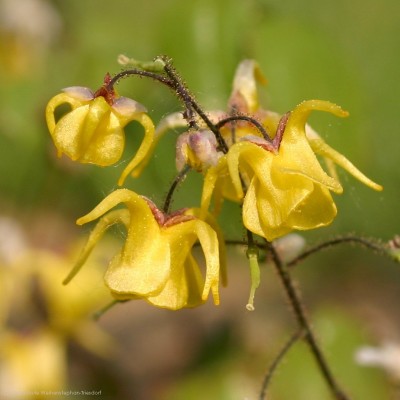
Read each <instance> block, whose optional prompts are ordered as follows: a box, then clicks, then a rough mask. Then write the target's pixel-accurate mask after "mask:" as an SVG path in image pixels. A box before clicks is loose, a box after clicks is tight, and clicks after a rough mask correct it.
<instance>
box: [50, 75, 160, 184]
mask: <svg viewBox="0 0 400 400" xmlns="http://www.w3.org/2000/svg"><path fill="white" fill-rule="evenodd" d="M110 80H111V78H110V76H109V75H108V74H107V75H106V77H105V79H104V85H103V86H102V87H101V88H100V89H99V90H97V91H96V92H93V91H92V90H90V89H88V88H86V87H80V86H73V87H69V88H66V89H63V92H62V93H60V94H57V95H56V96H54V97H53V98H52V99H51V100H50V101H49V103H48V104H47V107H46V121H47V126H48V129H49V131H50V134H51V136H52V139H53V141H54V144H55V146H56V148H57V152H58V156H59V157H60V156H61V155H62V154H65V155H67V156H68V157H69V158H70V159H72V160H73V161H78V162H80V163H92V164H96V165H99V166H109V165H112V164H115V163H116V162H117V161H118V160H119V159H120V158H121V156H122V152H123V150H124V147H125V132H124V127H125V126H126V125H127V124H128V123H129V122H131V121H137V122H139V123H140V124H141V125H142V126H143V128H144V138H143V141H142V143H141V145H140V147H139V149H138V151H137V153H136V155H135V156H134V157H133V159H132V160H131V161H130V162H129V163H128V165H127V166H126V168H125V169H124V171H123V172H122V174H121V176H120V178H119V181H118V184H119V185H122V184H123V183H124V181H125V179H126V177H127V176H128V175H129V174H132V175H134V176H136V175H137V174H138V173H139V172H140V170H141V164H142V163H143V160H144V159H145V158H146V156H147V153H148V152H149V151H150V150H151V148H152V146H153V139H154V124H153V122H152V120H151V119H150V117H149V116H148V115H147V114H146V112H147V110H146V108H145V107H144V106H143V105H142V104H140V103H138V102H136V101H135V100H132V99H129V98H127V97H123V96H118V95H117V93H116V92H115V91H114V89H110V88H109V87H108V84H109V83H110ZM64 104H67V105H69V106H70V107H71V110H70V111H69V112H67V113H66V114H65V115H63V116H62V117H61V118H60V119H58V120H57V121H56V116H55V113H56V110H57V108H58V107H59V106H61V105H64Z"/></svg>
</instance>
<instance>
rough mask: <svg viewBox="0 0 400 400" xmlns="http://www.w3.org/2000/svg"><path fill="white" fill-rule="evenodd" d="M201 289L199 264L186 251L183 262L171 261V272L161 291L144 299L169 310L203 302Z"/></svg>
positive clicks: (201, 278) (193, 305) (201, 281)
mask: <svg viewBox="0 0 400 400" xmlns="http://www.w3.org/2000/svg"><path fill="white" fill-rule="evenodd" d="M188 250H189V251H190V249H188ZM175 253H176V252H175ZM185 253H186V252H185ZM171 260H172V261H173V260H174V254H172V255H171ZM202 289H203V277H202V274H201V272H200V269H199V266H198V265H197V262H196V260H195V259H194V258H193V256H192V255H191V254H190V252H187V253H186V257H185V260H183V262H180V263H175V262H172V265H171V273H170V275H169V277H168V280H167V282H166V284H165V286H164V287H163V289H162V291H161V292H160V293H159V294H158V295H156V296H149V297H147V298H146V300H147V301H148V302H150V303H151V304H153V305H155V306H157V307H162V308H168V309H170V310H179V309H181V308H183V307H195V306H198V305H200V304H202V303H203V302H204V301H203V300H202V298H201V292H202Z"/></svg>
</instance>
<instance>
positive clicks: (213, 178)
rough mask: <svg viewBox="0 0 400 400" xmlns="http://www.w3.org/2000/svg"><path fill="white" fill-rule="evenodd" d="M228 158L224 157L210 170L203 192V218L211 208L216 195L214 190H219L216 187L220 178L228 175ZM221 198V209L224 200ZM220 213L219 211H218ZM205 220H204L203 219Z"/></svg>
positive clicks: (201, 202)
mask: <svg viewBox="0 0 400 400" xmlns="http://www.w3.org/2000/svg"><path fill="white" fill-rule="evenodd" d="M226 166H227V164H226V157H225V156H223V157H221V158H220V159H219V160H218V163H217V165H216V166H215V167H210V168H208V170H207V172H206V174H205V177H204V183H203V191H202V195H201V201H200V204H201V209H202V210H203V216H205V215H206V214H207V211H208V210H209V208H210V203H211V198H212V195H213V193H214V190H216V189H218V188H217V187H216V185H217V182H218V180H219V178H221V177H223V176H225V175H226V172H227V171H226V169H227V168H226ZM219 198H220V202H217V205H218V207H217V208H219V206H220V204H221V203H222V198H221V197H219ZM216 212H218V210H216ZM202 219H203V218H202Z"/></svg>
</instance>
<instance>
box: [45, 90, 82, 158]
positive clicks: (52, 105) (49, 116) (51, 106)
mask: <svg viewBox="0 0 400 400" xmlns="http://www.w3.org/2000/svg"><path fill="white" fill-rule="evenodd" d="M65 103H67V104H69V105H70V106H71V107H72V109H73V110H74V109H76V108H77V107H79V106H81V105H82V102H81V101H79V100H77V99H75V98H73V97H71V96H69V95H68V94H66V93H60V94H58V95H56V96H54V97H53V98H51V99H50V101H49V102H48V103H47V106H46V123H47V127H48V129H49V131H50V134H51V136H52V137H53V139H54V131H55V128H56V125H57V124H56V120H55V115H54V112H55V110H56V108H57V107H59V106H60V105H62V104H65ZM59 156H61V153H59Z"/></svg>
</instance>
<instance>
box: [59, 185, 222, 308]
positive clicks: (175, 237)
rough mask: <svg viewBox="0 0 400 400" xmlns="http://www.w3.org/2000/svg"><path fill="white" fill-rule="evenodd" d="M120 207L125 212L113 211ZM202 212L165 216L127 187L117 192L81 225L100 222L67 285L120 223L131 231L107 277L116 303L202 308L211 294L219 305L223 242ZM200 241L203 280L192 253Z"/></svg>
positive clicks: (189, 211)
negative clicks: (142, 301)
mask: <svg viewBox="0 0 400 400" xmlns="http://www.w3.org/2000/svg"><path fill="white" fill-rule="evenodd" d="M119 203H124V204H125V205H126V207H127V209H118V210H113V211H110V212H109V210H110V209H112V208H113V207H115V206H116V205H117V204H119ZM199 214H200V213H199V211H198V210H196V209H186V210H185V209H184V210H180V211H177V212H175V213H172V214H169V215H166V214H164V213H163V212H162V211H161V210H159V209H158V208H157V207H156V206H155V205H154V204H153V203H152V202H151V201H150V200H148V199H146V198H145V197H142V196H140V195H138V194H136V193H134V192H132V191H129V190H127V189H119V190H116V191H115V192H113V193H111V194H110V195H109V196H108V197H106V198H105V199H104V200H103V201H102V202H101V203H100V204H99V205H98V206H97V207H96V208H95V209H93V210H92V211H91V212H90V213H89V214H87V215H85V216H84V217H82V218H80V219H79V220H78V221H77V223H78V224H79V225H82V224H85V223H87V222H90V221H93V220H95V219H97V218H101V219H100V221H99V222H98V224H97V225H96V227H95V228H94V230H93V231H92V233H91V235H90V237H89V239H88V242H87V244H86V246H85V248H84V249H83V251H82V253H81V256H80V258H79V260H78V262H77V264H76V266H75V268H74V269H73V270H72V271H71V273H70V275H69V276H68V277H67V279H66V280H65V281H64V283H68V282H69V280H70V279H72V277H73V276H74V275H75V274H76V273H77V272H78V270H79V269H80V268H81V266H82V265H83V264H84V262H85V261H86V259H87V257H88V256H89V254H90V252H91V251H92V249H93V247H94V246H95V244H96V243H97V241H98V240H99V239H100V237H101V236H102V234H103V233H104V232H105V230H106V229H107V228H108V227H110V226H111V225H113V224H115V223H121V224H123V225H124V226H125V227H126V229H127V237H126V241H125V244H124V246H123V247H122V250H121V252H119V253H118V254H117V255H115V256H114V257H113V259H112V260H111V263H110V265H109V267H108V269H107V271H106V273H105V277H104V279H105V283H106V285H107V286H108V288H109V289H110V291H111V294H112V295H113V296H114V297H115V298H116V299H117V300H130V299H139V298H143V299H146V300H147V301H148V302H149V303H151V304H153V305H155V306H157V307H163V308H168V309H172V310H177V309H180V308H183V307H194V306H197V305H199V304H202V303H203V302H204V301H206V300H207V298H208V295H209V292H210V290H211V292H212V294H213V297H214V303H215V304H219V292H218V283H219V275H220V264H223V263H224V260H223V258H224V254H223V248H222V243H221V241H219V240H218V236H217V233H216V230H215V229H213V228H212V227H211V226H210V225H209V224H208V223H207V222H205V221H203V220H201V219H199V218H198V217H197V215H199ZM197 240H199V242H200V245H201V247H202V249H203V253H204V257H205V262H206V273H205V278H204V279H203V276H202V273H201V271H200V268H199V265H198V263H197V261H196V260H195V258H194V257H193V255H192V248H193V245H194V244H195V243H196V242H197ZM219 243H220V244H219ZM220 260H221V261H220Z"/></svg>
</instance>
